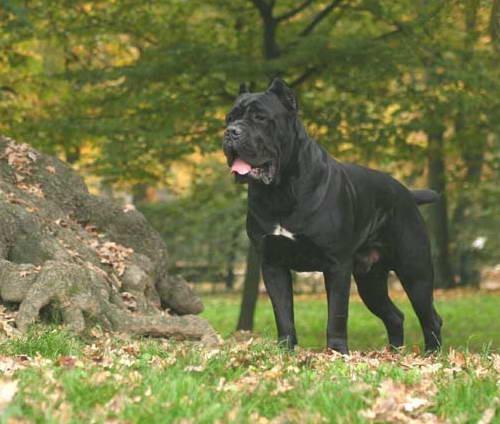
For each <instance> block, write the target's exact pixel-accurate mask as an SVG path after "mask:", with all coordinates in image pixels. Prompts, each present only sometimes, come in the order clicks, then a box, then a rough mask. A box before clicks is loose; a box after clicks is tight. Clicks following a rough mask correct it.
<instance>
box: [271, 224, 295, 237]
mask: <svg viewBox="0 0 500 424" xmlns="http://www.w3.org/2000/svg"><path fill="white" fill-rule="evenodd" d="M273 236H283V237H286V238H289V239H290V240H295V236H294V234H293V233H291V232H290V231H288V230H287V229H286V228H283V227H282V226H281V225H279V224H278V225H276V227H275V228H274V231H273Z"/></svg>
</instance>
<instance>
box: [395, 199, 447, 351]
mask: <svg viewBox="0 0 500 424" xmlns="http://www.w3.org/2000/svg"><path fill="white" fill-rule="evenodd" d="M413 212H416V213H415V214H413V216H412V211H407V212H406V216H405V218H404V222H402V221H403V219H402V218H401V216H400V217H399V218H400V219H401V221H400V225H399V229H400V230H399V232H398V237H395V239H396V240H395V243H394V252H395V258H394V259H395V261H394V265H395V266H394V270H395V271H396V274H397V276H398V278H399V279H400V280H401V284H402V285H403V288H404V289H405V292H406V294H407V295H408V297H409V299H410V302H411V304H412V306H413V309H414V310H415V313H416V314H417V317H418V320H419V321H420V326H421V327H422V331H423V333H424V341H425V350H426V351H427V352H433V351H436V350H438V349H439V348H440V347H441V326H442V323H443V321H442V319H441V317H440V316H439V315H438V313H437V312H436V310H435V309H434V305H433V281H434V275H433V269H432V260H431V251H430V243H429V239H428V236H427V232H426V230H425V225H424V221H423V219H422V216H421V215H420V213H419V212H418V210H417V209H416V207H415V209H414V210H413ZM412 218H413V219H412Z"/></svg>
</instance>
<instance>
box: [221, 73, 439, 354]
mask: <svg viewBox="0 0 500 424" xmlns="http://www.w3.org/2000/svg"><path fill="white" fill-rule="evenodd" d="M297 110H298V107H297V100H296V97H295V94H294V92H293V91H292V90H291V89H290V88H289V87H288V86H287V85H286V84H285V83H284V82H283V81H282V80H280V79H275V80H274V81H273V82H272V83H271V85H270V86H269V87H268V89H267V91H265V92H261V93H248V92H246V90H245V89H244V88H243V89H242V90H240V95H239V97H238V98H237V99H236V103H235V105H234V107H233V109H232V110H231V112H230V113H229V114H228V116H227V129H226V131H225V135H224V143H223V148H224V154H225V155H226V158H227V161H228V165H229V166H230V167H231V169H232V172H233V173H234V174H235V178H236V181H238V182H248V184H249V185H248V213H247V232H248V236H249V237H250V239H251V241H252V243H254V245H255V246H256V248H257V250H258V251H259V253H260V254H261V256H262V274H263V277H264V283H265V286H266V289H267V291H268V293H269V296H270V298H271V302H272V305H273V309H274V314H275V318H276V325H277V328H278V337H279V341H280V342H284V343H286V344H287V345H288V346H289V347H291V348H293V346H294V345H295V344H296V343H297V336H296V333H295V324H294V315H293V294H292V279H291V274H290V270H295V271H321V272H323V274H324V278H325V286H326V292H327V298H328V326H327V347H328V348H331V349H334V350H336V351H339V352H341V353H347V352H348V349H347V312H348V302H349V289H350V282H351V274H354V278H355V280H356V283H357V286H358V290H359V295H360V296H361V299H363V302H364V303H365V304H366V306H367V307H368V309H370V311H372V312H373V313H374V314H375V315H376V316H377V317H379V318H380V319H381V320H382V321H383V322H384V324H385V327H386V329H387V333H388V335H389V343H390V345H391V346H394V347H399V346H401V345H402V344H403V314H402V313H401V311H400V310H399V309H398V308H397V307H396V306H395V305H394V303H392V301H391V299H390V298H389V296H388V292H387V275H388V273H389V271H390V270H394V271H395V272H396V274H397V275H398V277H399V279H400V280H401V283H402V284H403V287H404V289H405V291H406V293H407V295H408V297H409V298H410V301H411V303H412V305H413V308H414V309H415V312H416V314H417V316H418V319H419V320H420V324H421V326H422V329H423V333H424V339H425V348H426V350H428V351H434V350H436V349H438V348H439V347H440V345H441V336H440V330H441V324H442V320H441V318H440V317H439V315H438V314H437V312H436V310H435V309H434V307H433V299H432V289H433V271H432V264H431V255H430V247H429V240H428V236H427V233H426V229H425V225H424V221H423V219H422V216H421V215H420V212H419V210H418V207H417V205H419V204H424V203H432V202H433V201H434V200H436V198H437V195H436V193H435V192H433V191H431V190H418V191H409V190H408V189H407V188H405V187H404V186H403V185H401V184H400V183H399V182H398V181H396V180H394V179H393V178H391V177H390V176H388V175H386V174H384V173H381V172H378V171H374V170H371V169H368V168H363V167H361V166H357V165H349V164H341V163H339V162H337V161H336V160H335V159H333V158H332V157H330V156H329V155H328V153H327V152H326V151H325V150H324V149H323V148H322V147H321V146H320V145H318V144H317V143H316V142H315V141H313V140H311V139H310V138H309V137H308V136H307V134H306V131H305V129H304V127H303V125H302V123H301V122H300V120H299V118H298V116H297Z"/></svg>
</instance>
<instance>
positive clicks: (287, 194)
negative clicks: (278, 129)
mask: <svg viewBox="0 0 500 424" xmlns="http://www.w3.org/2000/svg"><path fill="white" fill-rule="evenodd" d="M293 134H294V139H293V140H286V141H284V142H287V143H289V144H290V145H291V147H292V148H291V149H289V150H288V151H287V153H286V156H283V157H282V158H281V163H280V167H279V179H278V180H277V181H276V182H275V183H274V184H271V185H269V186H266V185H263V184H262V183H258V182H251V183H250V184H249V187H248V189H249V198H250V201H251V202H252V200H253V199H255V200H258V203H259V208H265V209H266V210H267V211H268V212H269V213H271V214H273V215H274V214H276V215H281V216H286V215H289V214H291V213H293V212H296V211H297V208H299V207H300V205H301V204H303V205H304V204H309V205H310V200H311V199H312V198H313V197H314V199H322V198H323V194H322V193H318V190H322V189H324V187H325V186H327V184H319V182H320V181H323V182H326V180H328V179H329V178H330V167H329V166H328V154H327V152H326V151H325V150H324V149H323V148H322V147H321V146H320V145H319V144H318V143H317V142H316V141H314V140H313V139H311V138H310V137H309V136H308V135H307V132H306V130H305V128H304V126H303V125H302V123H301V122H300V120H299V119H298V118H297V119H296V122H295V123H294V132H293ZM311 163H313V164H314V168H312V169H311V167H310V164H311ZM322 187H323V188H322Z"/></svg>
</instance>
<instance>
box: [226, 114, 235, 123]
mask: <svg viewBox="0 0 500 424" xmlns="http://www.w3.org/2000/svg"><path fill="white" fill-rule="evenodd" d="M233 120H234V118H233V116H232V115H227V116H226V123H228V124H229V123H231V122H233Z"/></svg>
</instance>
